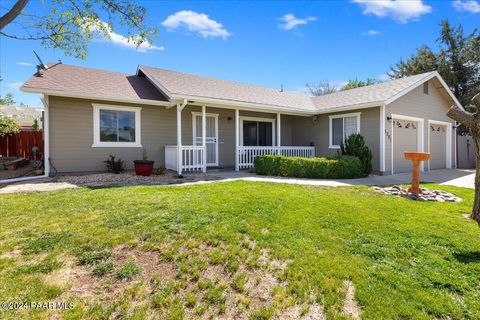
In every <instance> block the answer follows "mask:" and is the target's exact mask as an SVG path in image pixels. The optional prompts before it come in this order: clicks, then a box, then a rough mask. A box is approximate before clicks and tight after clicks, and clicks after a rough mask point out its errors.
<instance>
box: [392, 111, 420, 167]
mask: <svg viewBox="0 0 480 320" xmlns="http://www.w3.org/2000/svg"><path fill="white" fill-rule="evenodd" d="M417 126H418V123H417V122H416V121H409V120H395V119H393V172H394V173H401V172H410V171H411V170H412V162H411V161H410V160H405V156H404V154H403V153H404V152H405V151H417V150H418V141H417V140H418V131H417V130H418V128H417Z"/></svg>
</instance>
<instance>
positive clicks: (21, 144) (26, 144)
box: [0, 131, 43, 160]
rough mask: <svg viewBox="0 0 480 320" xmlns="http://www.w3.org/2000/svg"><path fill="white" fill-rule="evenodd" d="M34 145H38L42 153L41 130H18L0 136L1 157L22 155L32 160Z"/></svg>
mask: <svg viewBox="0 0 480 320" xmlns="http://www.w3.org/2000/svg"><path fill="white" fill-rule="evenodd" d="M34 146H37V147H39V148H40V153H43V133H42V131H20V132H18V133H15V134H12V135H7V136H4V137H2V138H0V154H1V155H2V156H3V157H24V158H27V159H30V160H33V152H32V148H33V147H34ZM38 157H40V155H39V154H37V158H38Z"/></svg>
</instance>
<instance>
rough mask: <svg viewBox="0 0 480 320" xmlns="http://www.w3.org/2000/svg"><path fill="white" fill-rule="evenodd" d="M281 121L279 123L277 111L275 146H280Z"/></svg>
mask: <svg viewBox="0 0 480 320" xmlns="http://www.w3.org/2000/svg"><path fill="white" fill-rule="evenodd" d="M280 128H281V123H280V113H277V147H280V146H281V142H282V141H281V140H282V139H281V136H282V132H281V129H280Z"/></svg>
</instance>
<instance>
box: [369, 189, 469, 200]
mask: <svg viewBox="0 0 480 320" xmlns="http://www.w3.org/2000/svg"><path fill="white" fill-rule="evenodd" d="M373 190H375V191H377V192H382V193H384V194H387V195H391V196H400V197H404V198H408V199H411V200H416V201H436V202H460V201H462V199H461V198H459V197H457V196H455V195H453V194H451V193H450V192H446V191H442V190H429V189H427V188H421V190H422V192H421V193H420V194H419V195H418V196H417V195H415V194H413V193H410V192H408V189H407V188H404V187H401V186H393V187H385V188H381V187H373Z"/></svg>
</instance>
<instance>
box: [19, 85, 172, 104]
mask: <svg viewBox="0 0 480 320" xmlns="http://www.w3.org/2000/svg"><path fill="white" fill-rule="evenodd" d="M20 90H21V91H23V92H28V93H41V94H44V95H48V96H57V97H67V98H78V99H88V100H101V101H108V102H113V103H115V102H117V103H118V102H121V103H132V104H146V105H154V106H164V107H168V106H170V102H168V101H159V100H150V99H121V98H118V97H113V96H112V97H110V96H95V95H88V94H79V93H75V92H67V91H57V90H43V89H34V88H26V87H21V88H20Z"/></svg>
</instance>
